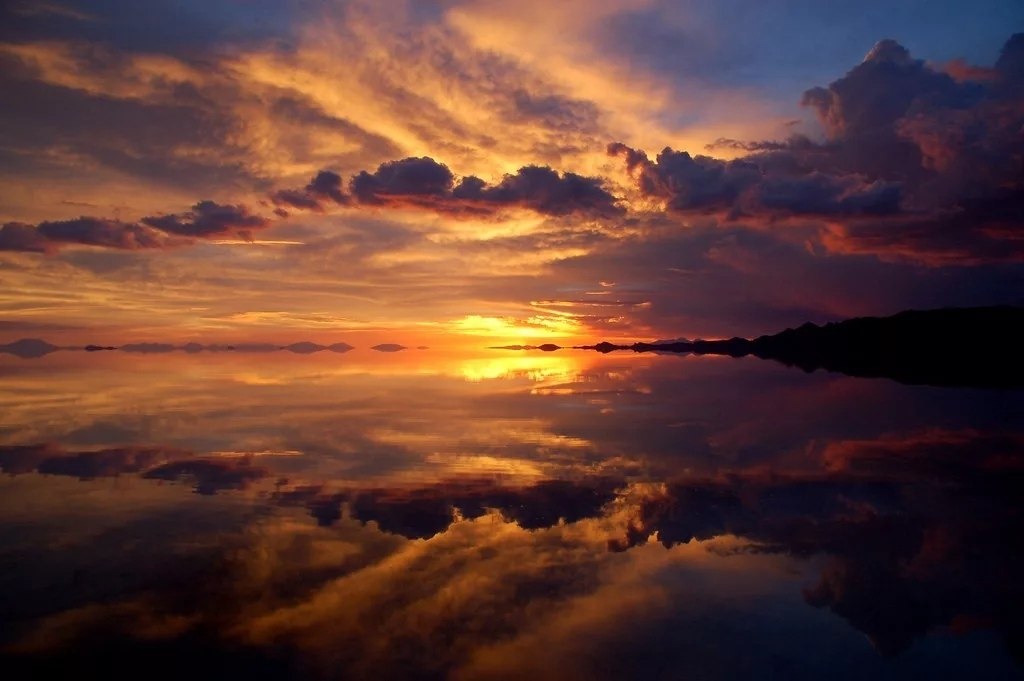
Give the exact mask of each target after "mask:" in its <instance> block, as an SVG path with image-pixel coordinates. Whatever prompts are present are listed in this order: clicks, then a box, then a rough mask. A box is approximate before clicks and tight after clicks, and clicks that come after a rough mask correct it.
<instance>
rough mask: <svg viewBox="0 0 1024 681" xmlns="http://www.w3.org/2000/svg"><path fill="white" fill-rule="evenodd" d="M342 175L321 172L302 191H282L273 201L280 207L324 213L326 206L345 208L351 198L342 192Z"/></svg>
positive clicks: (326, 171) (275, 193)
mask: <svg viewBox="0 0 1024 681" xmlns="http://www.w3.org/2000/svg"><path fill="white" fill-rule="evenodd" d="M342 184H343V182H342V179H341V175H339V174H337V173H335V172H332V171H330V170H321V171H320V172H318V173H317V174H316V177H314V178H313V179H312V180H310V181H309V184H307V185H306V186H305V187H303V188H302V189H280V190H278V191H276V192H274V193H273V194H271V197H270V199H271V201H273V202H274V204H275V205H277V206H278V207H279V209H284V208H298V209H300V210H312V211H317V212H320V211H323V210H324V207H325V204H328V203H333V204H337V205H339V206H344V205H347V204H348V203H349V197H348V196H346V195H345V192H344V191H343V190H342Z"/></svg>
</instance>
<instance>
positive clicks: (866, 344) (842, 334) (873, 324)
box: [581, 306, 1024, 388]
mask: <svg viewBox="0 0 1024 681" xmlns="http://www.w3.org/2000/svg"><path fill="white" fill-rule="evenodd" d="M581 348H582V349H587V350H596V351H598V352H611V351H613V350H633V351H634V352H676V353H693V354H697V355H728V356H731V357H745V356H747V355H753V356H755V357H760V358H762V359H773V360H776V361H778V362H782V363H783V364H785V365H787V366H796V367H800V368H801V369H803V370H804V371H808V372H810V371H814V370H816V369H825V370H826V371H835V372H839V373H844V374H847V375H850V376H864V377H885V378H891V379H893V380H896V381H899V382H901V383H910V384H922V385H936V386H961V387H984V388H1011V387H1024V357H1022V355H1021V348H1024V308H1020V307H1011V306H998V307H972V308H944V309H939V310H909V311H906V312H901V313H899V314H897V315H893V316H891V317H858V318H854V319H848V320H846V321H842V322H834V323H829V324H825V325H824V326H818V325H816V324H811V323H807V324H804V325H803V326H800V327H798V328H796V329H786V330H785V331H782V332H781V333H777V334H775V335H771V336H760V337H758V338H754V339H747V338H730V339H728V340H712V341H705V340H695V341H680V342H675V343H664V342H657V343H634V344H633V345H615V344H612V343H598V344H596V345H587V346H581Z"/></svg>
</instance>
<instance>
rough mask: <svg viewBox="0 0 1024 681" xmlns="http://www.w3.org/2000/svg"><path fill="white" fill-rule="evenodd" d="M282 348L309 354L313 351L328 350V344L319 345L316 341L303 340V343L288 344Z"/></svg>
mask: <svg viewBox="0 0 1024 681" xmlns="http://www.w3.org/2000/svg"><path fill="white" fill-rule="evenodd" d="M281 349H282V350H287V351H288V352H295V353H298V354H300V355H308V354H310V353H313V352H320V351H321V350H326V349H327V346H325V345H318V344H316V343H311V342H309V341H302V342H301V343H292V344H291V345H286V346H284V347H283V348H281Z"/></svg>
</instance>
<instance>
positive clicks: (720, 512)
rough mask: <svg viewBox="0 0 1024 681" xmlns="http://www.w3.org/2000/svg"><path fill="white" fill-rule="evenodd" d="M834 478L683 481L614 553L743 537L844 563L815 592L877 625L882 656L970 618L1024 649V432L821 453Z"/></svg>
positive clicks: (856, 619)
mask: <svg viewBox="0 0 1024 681" xmlns="http://www.w3.org/2000/svg"><path fill="white" fill-rule="evenodd" d="M819 455H820V456H821V459H822V462H823V463H824V467H825V471H826V472H825V473H823V474H822V473H815V474H788V475H787V474H771V475H766V474H764V473H757V472H739V473H735V474H724V475H721V476H719V477H717V478H711V479H688V480H681V481H677V482H675V483H671V484H669V485H668V487H667V488H666V490H665V492H664V493H663V494H656V495H654V496H652V497H651V498H650V499H648V500H646V501H644V502H643V503H642V504H641V509H640V512H639V517H638V521H637V523H636V524H635V525H634V526H633V527H632V528H631V529H630V530H629V532H628V533H627V536H626V537H625V538H624V540H622V541H621V542H613V544H612V548H614V549H623V548H625V547H627V546H629V545H632V544H635V543H638V542H643V541H646V539H647V537H649V536H651V535H652V534H653V533H655V532H656V533H657V536H658V538H659V540H660V541H661V542H662V543H664V544H665V545H666V546H669V545H672V544H676V543H679V542H682V543H687V542H690V541H692V540H694V539H698V540H699V539H708V538H711V537H715V536H719V535H723V534H732V535H737V536H740V537H743V538H745V539H747V540H749V541H751V542H753V548H752V550H755V551H767V552H773V553H774V552H780V553H787V554H792V555H796V556H807V555H812V554H825V555H828V556H830V557H831V562H830V563H829V565H828V566H827V567H826V568H825V570H824V572H823V574H822V575H821V578H820V581H819V583H818V584H817V585H815V586H813V587H811V588H809V589H807V590H806V592H805V597H806V600H807V601H808V602H809V603H810V604H812V605H815V606H818V607H827V608H829V609H831V610H832V611H834V612H835V613H836V614H838V615H840V616H842V617H843V618H845V619H846V620H848V621H849V622H850V623H851V624H852V625H853V626H855V627H857V628H858V629H860V630H861V631H864V632H865V633H866V634H867V635H868V636H869V637H870V638H871V640H872V641H873V642H874V644H875V646H876V647H877V648H878V649H879V651H880V652H881V653H883V654H890V655H891V654H896V653H898V652H901V651H903V650H905V649H907V648H908V647H909V646H910V645H911V643H912V642H913V640H914V639H915V638H917V637H918V636H921V635H924V634H925V633H927V632H928V631H930V630H931V629H933V628H935V627H938V626H945V625H949V624H950V623H953V622H955V621H958V620H972V621H976V622H983V623H986V626H988V627H992V628H995V629H997V630H999V631H1001V632H1002V633H1003V635H1004V636H1005V637H1006V638H1007V643H1008V645H1009V646H1010V647H1011V649H1017V650H1019V646H1020V643H1021V635H1022V633H1024V632H1022V630H1021V627H1020V625H1019V624H1018V618H1019V607H1020V605H1021V604H1022V603H1024V590H1022V589H1021V587H1020V585H1019V582H1018V581H1017V580H1016V579H1015V578H1012V577H1010V576H1011V575H1016V574H1018V573H1019V572H1020V570H1021V569H1024V553H1022V552H1021V551H1020V550H1019V549H1018V548H1016V546H1015V545H1013V544H1012V542H1007V539H1006V538H1007V537H1013V536H1018V535H1019V534H1020V532H1021V531H1022V530H1024V528H1022V527H1021V523H1022V521H1021V518H1020V516H1019V514H1018V513H1017V512H1016V510H1015V509H1016V503H1015V500H1016V499H1017V498H1018V497H1019V495H1020V492H1021V489H1022V485H1024V439H1022V438H1021V437H1020V436H1019V435H1007V434H1001V433H979V432H976V431H934V430H933V431H927V432H923V433H920V434H917V435H907V436H901V437H889V438H880V439H876V440H865V441H854V440H851V441H837V442H832V443H829V444H827V445H825V446H824V447H823V448H821V449H820V450H819Z"/></svg>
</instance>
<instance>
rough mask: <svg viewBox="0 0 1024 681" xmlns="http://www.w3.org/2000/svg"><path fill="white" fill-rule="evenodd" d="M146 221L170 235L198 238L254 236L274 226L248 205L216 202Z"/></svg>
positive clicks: (203, 202)
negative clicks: (270, 225) (256, 232)
mask: <svg viewBox="0 0 1024 681" xmlns="http://www.w3.org/2000/svg"><path fill="white" fill-rule="evenodd" d="M142 222H143V224H146V225H149V226H150V227H155V228H157V229H159V230H161V231H163V232H167V233H168V234H177V235H180V236H186V237H194V238H198V239H209V238H213V237H219V236H227V235H232V234H236V235H241V236H246V235H250V234H251V230H254V229H262V228H264V227H266V226H267V225H269V224H270V223H269V221H268V220H267V219H266V218H263V217H260V216H259V215H253V214H252V213H250V212H249V209H248V208H246V207H245V206H241V205H237V206H236V205H230V204H228V205H225V204H218V203H215V202H214V201H200V202H199V203H197V204H196V205H194V206H193V207H192V210H190V211H188V212H186V213H172V214H169V215H159V216H150V217H144V218H142Z"/></svg>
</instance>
